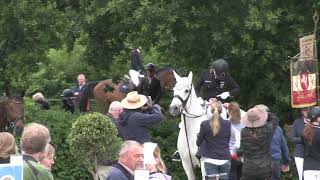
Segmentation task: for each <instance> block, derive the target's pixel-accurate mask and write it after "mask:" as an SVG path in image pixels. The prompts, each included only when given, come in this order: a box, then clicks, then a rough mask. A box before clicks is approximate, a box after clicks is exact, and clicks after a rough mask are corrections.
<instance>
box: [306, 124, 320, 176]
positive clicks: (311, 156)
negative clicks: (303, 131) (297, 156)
mask: <svg viewBox="0 0 320 180" xmlns="http://www.w3.org/2000/svg"><path fill="white" fill-rule="evenodd" d="M303 142H304V143H303V144H304V147H305V149H304V150H305V151H304V160H303V170H317V171H320V128H319V127H314V128H313V139H312V145H310V144H308V143H307V142H305V140H304V141H303Z"/></svg>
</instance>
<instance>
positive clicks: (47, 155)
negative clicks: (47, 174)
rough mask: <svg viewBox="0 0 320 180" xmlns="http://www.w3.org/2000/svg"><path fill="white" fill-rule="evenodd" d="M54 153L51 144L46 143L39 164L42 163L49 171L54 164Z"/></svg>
mask: <svg viewBox="0 0 320 180" xmlns="http://www.w3.org/2000/svg"><path fill="white" fill-rule="evenodd" d="M54 155H55V149H54V147H53V146H52V145H51V144H47V146H46V148H45V150H44V154H43V157H42V160H40V164H42V165H44V166H45V167H46V168H47V169H48V170H49V171H51V169H52V165H53V164H54Z"/></svg>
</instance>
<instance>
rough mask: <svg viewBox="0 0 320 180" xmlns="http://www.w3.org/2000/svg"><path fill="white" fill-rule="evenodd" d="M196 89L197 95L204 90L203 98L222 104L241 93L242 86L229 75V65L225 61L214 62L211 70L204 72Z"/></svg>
mask: <svg viewBox="0 0 320 180" xmlns="http://www.w3.org/2000/svg"><path fill="white" fill-rule="evenodd" d="M195 89H196V91H197V93H198V94H199V93H200V90H201V89H203V93H202V96H201V97H202V98H203V99H204V100H207V101H208V100H209V99H210V98H217V99H219V100H220V101H222V103H224V102H227V101H229V99H230V98H231V97H234V96H237V95H238V94H239V93H240V86H239V85H238V84H237V83H236V81H235V80H234V79H233V78H232V77H231V76H230V74H229V64H228V63H227V61H225V60H224V59H218V60H216V61H214V62H213V63H212V65H211V67H210V69H209V70H207V71H205V72H203V74H202V75H201V77H200V79H199V80H198V82H197V84H196V86H195Z"/></svg>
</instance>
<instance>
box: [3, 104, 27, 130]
mask: <svg viewBox="0 0 320 180" xmlns="http://www.w3.org/2000/svg"><path fill="white" fill-rule="evenodd" d="M3 101H4V104H5V108H4V111H5V113H6V119H5V121H6V127H5V130H6V131H8V132H13V130H14V129H15V128H16V125H17V122H18V121H19V120H23V117H21V116H20V115H19V114H18V113H17V111H16V110H15V109H13V111H14V112H15V113H16V117H15V118H14V120H13V121H11V120H10V119H9V111H8V108H9V106H8V102H11V103H15V104H21V103H22V101H15V100H10V99H8V98H6V99H4V100H3Z"/></svg>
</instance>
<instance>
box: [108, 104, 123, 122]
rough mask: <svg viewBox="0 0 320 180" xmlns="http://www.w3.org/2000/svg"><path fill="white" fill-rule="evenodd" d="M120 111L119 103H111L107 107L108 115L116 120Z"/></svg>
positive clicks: (121, 109)
mask: <svg viewBox="0 0 320 180" xmlns="http://www.w3.org/2000/svg"><path fill="white" fill-rule="evenodd" d="M122 111H123V108H122V106H121V103H120V102H119V101H113V102H112V103H111V104H110V106H109V110H108V113H109V114H112V115H113V116H114V117H115V118H118V117H119V115H120V113H121V112H122Z"/></svg>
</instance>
